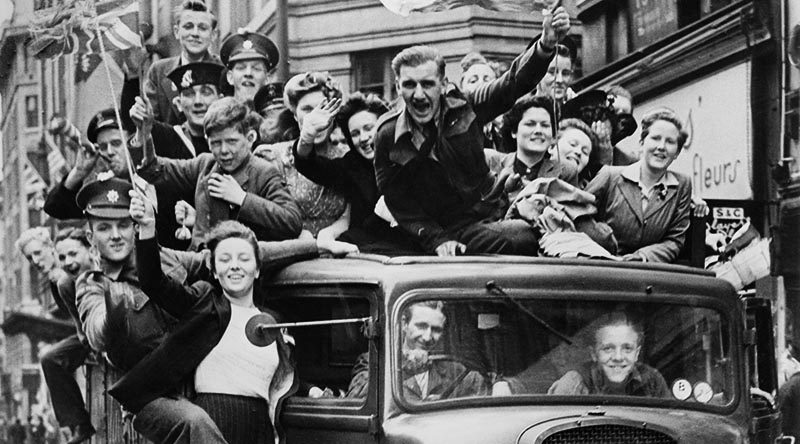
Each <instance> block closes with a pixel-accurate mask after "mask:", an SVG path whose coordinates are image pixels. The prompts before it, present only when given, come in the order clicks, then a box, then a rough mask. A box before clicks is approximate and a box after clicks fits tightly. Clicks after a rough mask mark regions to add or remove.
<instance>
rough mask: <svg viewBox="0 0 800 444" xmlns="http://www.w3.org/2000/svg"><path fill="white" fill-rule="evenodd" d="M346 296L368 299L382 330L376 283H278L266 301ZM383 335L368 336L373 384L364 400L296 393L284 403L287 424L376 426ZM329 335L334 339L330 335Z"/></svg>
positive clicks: (322, 427)
mask: <svg viewBox="0 0 800 444" xmlns="http://www.w3.org/2000/svg"><path fill="white" fill-rule="evenodd" d="M342 297H344V298H358V299H363V300H366V301H367V302H368V303H369V314H370V316H372V318H373V319H375V320H376V321H375V322H374V323H373V327H372V329H373V332H380V324H381V322H380V319H381V318H380V311H381V304H380V301H381V299H380V297H379V294H378V290H377V289H376V288H375V287H374V286H372V285H346V284H299V285H281V286H275V287H272V288H270V290H269V296H268V298H267V299H266V301H265V305H266V306H267V307H269V308H272V307H271V304H270V302H271V301H273V300H277V299H280V298H288V299H308V298H328V299H335V298H342ZM300 328H302V327H300ZM379 337H380V334H379V333H378V334H377V335H375V334H373V335H372V337H368V338H367V344H368V349H367V350H368V352H369V357H370V359H369V372H370V384H369V386H368V389H367V396H366V398H364V400H363V402H360V403H358V404H357V405H356V404H355V403H354V402H353V401H354V400H358V399H359V398H344V399H342V398H309V397H301V396H297V395H292V396H291V397H289V398H287V400H286V402H285V403H284V405H283V412H282V413H281V414H282V419H283V420H284V424H287V425H289V426H292V427H298V428H306V427H308V426H309V425H311V427H312V428H314V429H320V430H346V431H356V432H369V431H370V430H371V429H372V428H373V421H374V418H375V415H376V414H377V406H378V393H379V386H380V384H373V383H372V382H373V381H380V377H379V375H380V371H381V370H380V369H381V365H380V348H381V342H380V341H379V339H378V338H379ZM327 339H328V340H330V337H328V338H327ZM373 357H374V358H373ZM353 364H355V362H354V363H353Z"/></svg>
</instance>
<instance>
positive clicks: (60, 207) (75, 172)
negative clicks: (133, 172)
mask: <svg viewBox="0 0 800 444" xmlns="http://www.w3.org/2000/svg"><path fill="white" fill-rule="evenodd" d="M86 137H87V139H89V142H91V143H92V145H88V146H84V147H83V149H81V150H79V151H78V156H77V159H76V161H75V166H73V167H72V169H71V170H70V172H69V173H68V174H67V175H66V176H65V177H64V179H63V180H62V181H61V183H59V184H58V185H56V186H55V187H54V188H53V189H52V190H50V192H49V193H48V194H47V198H46V199H45V203H44V212H45V213H47V214H48V215H49V216H50V217H53V218H56V219H80V218H82V217H83V212H82V211H81V210H80V208H78V207H77V206H76V205H75V196H76V195H77V194H78V190H80V189H81V187H82V186H83V185H84V183H85V182H90V181H92V180H94V179H95V177H96V176H97V174H99V173H105V172H107V171H111V172H112V173H113V175H114V176H116V177H124V178H127V176H128V170H127V164H126V163H125V162H126V160H125V144H124V142H123V138H127V137H128V133H127V131H125V130H122V131H120V128H119V125H118V124H117V119H116V116H115V115H114V110H113V109H110V108H109V109H104V110H102V111H100V112H99V113H97V114H95V115H94V117H92V119H91V120H90V121H89V126H88V128H87V130H86Z"/></svg>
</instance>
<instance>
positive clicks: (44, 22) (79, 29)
mask: <svg viewBox="0 0 800 444" xmlns="http://www.w3.org/2000/svg"><path fill="white" fill-rule="evenodd" d="M138 22H139V2H137V1H134V0H97V1H95V0H72V1H65V2H64V4H62V5H60V6H59V7H58V8H51V9H46V10H43V11H39V12H37V14H36V18H35V19H34V20H33V21H32V23H31V26H30V32H31V35H32V36H33V42H32V43H31V46H30V48H31V51H32V53H33V54H34V55H35V56H36V57H38V58H42V59H47V58H52V57H58V56H60V55H62V54H69V53H73V52H78V53H99V52H102V51H101V42H100V41H99V40H98V36H102V39H103V42H102V46H104V47H105V48H106V51H114V50H124V49H130V48H135V47H139V48H141V47H142V39H141V37H140V36H139V33H138V29H139V25H138ZM98 30H99V32H98Z"/></svg>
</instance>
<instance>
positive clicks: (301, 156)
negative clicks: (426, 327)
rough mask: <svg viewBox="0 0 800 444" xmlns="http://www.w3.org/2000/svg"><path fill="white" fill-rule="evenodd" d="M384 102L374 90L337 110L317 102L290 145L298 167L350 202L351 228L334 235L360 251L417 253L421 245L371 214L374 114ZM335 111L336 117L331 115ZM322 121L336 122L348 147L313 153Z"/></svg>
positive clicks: (383, 108) (352, 97)
mask: <svg viewBox="0 0 800 444" xmlns="http://www.w3.org/2000/svg"><path fill="white" fill-rule="evenodd" d="M388 111H389V106H388V105H387V104H386V103H385V102H384V101H383V100H381V99H380V98H379V97H378V96H376V95H374V94H370V95H364V94H362V93H360V92H356V93H353V94H351V95H350V97H348V98H347V101H346V102H345V103H344V104H343V105H342V106H341V109H336V104H334V103H329V104H322V105H321V106H319V107H318V108H317V109H315V110H314V111H313V112H312V113H311V115H312V116H311V117H312V118H311V119H310V120H308V122H309V123H308V124H307V125H304V128H303V129H301V133H302V132H305V134H307V136H306V138H305V139H304V138H303V137H302V136H301V139H300V141H299V142H298V143H297V144H296V145H295V147H294V150H295V151H294V158H295V165H296V166H297V170H298V171H300V172H301V173H302V174H303V175H305V176H307V177H308V178H310V179H311V180H313V181H314V182H317V183H319V184H322V185H324V186H327V187H331V188H333V189H334V190H336V191H338V192H339V193H341V194H342V195H344V196H345V198H346V199H347V202H348V203H349V204H350V228H349V229H348V230H347V231H346V232H344V233H343V234H342V235H341V236H340V237H339V238H338V239H339V240H343V241H346V242H351V243H354V244H356V245H358V246H359V248H360V249H361V251H370V252H374V253H378V252H380V253H388V252H395V253H396V252H398V251H414V252H419V251H421V250H420V247H419V246H418V245H417V244H416V243H415V242H414V241H413V240H411V238H409V237H408V236H407V235H406V234H405V232H403V231H402V230H400V229H399V228H392V227H390V226H389V223H388V222H386V221H385V220H383V219H381V218H380V217H378V216H377V215H376V214H375V211H374V210H375V205H376V204H377V203H378V199H379V198H380V194H379V192H378V184H377V181H376V180H375V169H374V167H373V164H372V159H373V158H374V157H375V145H374V138H375V131H376V130H377V123H378V118H379V117H380V116H381V115H383V114H384V113H386V112H388ZM334 116H335V119H334ZM315 122H320V123H319V125H318V126H321V127H324V126H325V122H329V124H333V123H334V122H335V123H336V124H338V126H339V128H341V130H342V133H343V134H344V138H345V140H346V141H347V144H348V146H349V147H350V151H348V152H347V153H345V155H344V156H342V157H341V158H338V159H327V158H325V157H322V156H320V155H319V154H318V152H317V149H316V147H317V145H319V144H320V143H325V142H324V141H323V142H319V141H318V140H317V138H318V137H317V136H318V135H317V133H318V132H319V129H317V128H315V127H314V124H313V123H315Z"/></svg>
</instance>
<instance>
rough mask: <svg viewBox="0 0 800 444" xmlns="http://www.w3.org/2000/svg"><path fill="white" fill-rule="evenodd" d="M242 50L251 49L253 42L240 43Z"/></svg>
mask: <svg viewBox="0 0 800 444" xmlns="http://www.w3.org/2000/svg"><path fill="white" fill-rule="evenodd" d="M242 48H244V49H253V42H251V41H250V40H245V41H244V43H242Z"/></svg>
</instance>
